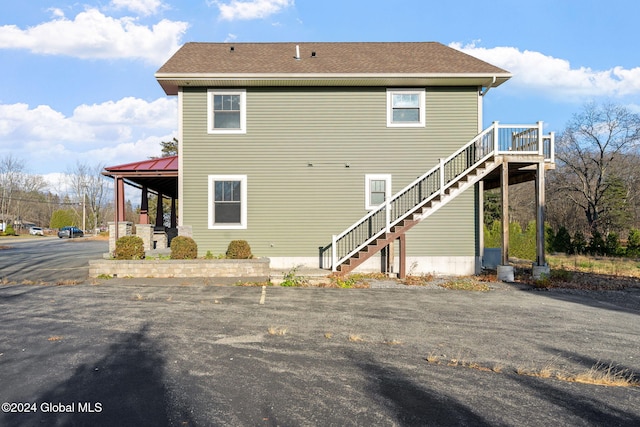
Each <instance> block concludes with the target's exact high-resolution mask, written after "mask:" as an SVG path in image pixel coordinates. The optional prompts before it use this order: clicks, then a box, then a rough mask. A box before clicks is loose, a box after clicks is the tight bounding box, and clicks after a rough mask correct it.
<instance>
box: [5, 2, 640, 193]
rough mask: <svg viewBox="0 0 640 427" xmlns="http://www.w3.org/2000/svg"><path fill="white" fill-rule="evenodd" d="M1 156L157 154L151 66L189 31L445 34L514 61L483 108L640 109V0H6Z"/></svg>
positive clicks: (42, 170) (356, 37)
mask: <svg viewBox="0 0 640 427" xmlns="http://www.w3.org/2000/svg"><path fill="white" fill-rule="evenodd" d="M1 10H2V13H0V64H1V65H2V67H1V68H0V70H1V71H0V73H1V75H2V79H0V159H2V158H4V157H5V156H8V155H12V156H14V157H16V158H18V159H22V160H24V162H25V163H26V168H27V171H28V172H30V173H34V174H42V175H45V176H46V177H47V179H48V180H50V181H51V182H55V179H56V177H57V176H58V175H57V174H58V173H62V172H66V171H70V170H71V169H73V167H74V166H75V164H76V162H82V163H87V164H91V165H95V164H98V163H100V164H104V165H117V164H121V163H126V162H131V161H136V160H141V159H145V158H148V157H150V156H153V155H159V153H160V145H159V142H160V141H163V140H165V141H166V140H170V139H171V138H173V137H174V136H176V128H177V104H176V101H177V100H176V99H175V97H167V96H166V95H165V94H164V92H163V91H162V90H161V88H160V86H159V85H158V83H157V82H156V80H155V78H154V73H155V72H156V71H157V69H158V68H159V67H160V66H161V65H162V64H163V63H164V61H165V60H166V59H168V58H169V57H170V56H171V54H172V53H173V52H175V50H176V49H178V48H179V47H180V46H181V45H182V44H184V43H185V42H190V41H201V42H205V41H206V42H224V41H235V42H278V41H287V42H301V43H302V42H305V41H336V42H337V41H438V42H441V43H443V44H446V45H449V46H452V47H455V48H458V49H460V50H463V51H465V52H467V53H469V54H471V55H474V56H477V57H479V58H481V59H484V60H486V61H488V62H490V63H492V64H494V65H497V66H499V67H502V68H504V69H506V70H508V71H510V72H512V73H513V74H514V77H513V78H512V79H511V80H510V81H509V82H507V83H506V84H504V85H502V86H500V87H499V88H496V89H492V90H491V91H490V92H489V94H488V95H487V96H486V97H485V99H484V106H485V121H486V124H487V125H488V124H490V123H491V122H492V121H494V120H499V121H500V122H502V123H518V124H520V123H535V122H537V121H538V120H542V121H544V122H545V130H546V131H556V132H560V131H562V130H563V129H564V127H565V125H566V123H567V121H568V120H569V119H570V118H571V116H572V114H574V113H577V112H579V111H580V110H581V108H582V106H583V105H584V104H585V103H586V102H588V101H596V102H605V101H610V102H614V103H617V104H621V105H625V106H627V107H629V108H630V109H631V110H632V111H634V112H639V113H640V54H639V53H638V47H637V43H638V40H639V39H640V31H639V30H638V22H637V20H638V16H640V2H637V1H635V0H624V1H623V0H608V1H602V0H598V1H596V0H549V1H547V0H539V1H527V2H519V1H507V0H494V1H492V2H488V3H487V2H478V1H475V0H473V1H467V0H460V1H455V0H451V1H432V0H393V1H390V0H369V1H365V0H335V1H334V0H322V1H315V0H188V1H184V0H181V1H178V0H86V1H84V2H82V1H81V2H78V1H76V0H73V1H71V0H52V1H44V0H28V1H24V2H17V1H7V0H2V8H1Z"/></svg>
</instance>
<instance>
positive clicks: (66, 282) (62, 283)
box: [56, 279, 82, 286]
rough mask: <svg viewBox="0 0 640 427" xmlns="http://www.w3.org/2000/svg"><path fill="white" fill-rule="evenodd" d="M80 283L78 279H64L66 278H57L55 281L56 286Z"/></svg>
mask: <svg viewBox="0 0 640 427" xmlns="http://www.w3.org/2000/svg"><path fill="white" fill-rule="evenodd" d="M80 283H82V282H81V281H80V280H71V279H66V280H58V281H57V282H56V286H72V285H79V284H80Z"/></svg>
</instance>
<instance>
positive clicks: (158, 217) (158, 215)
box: [156, 191, 164, 227]
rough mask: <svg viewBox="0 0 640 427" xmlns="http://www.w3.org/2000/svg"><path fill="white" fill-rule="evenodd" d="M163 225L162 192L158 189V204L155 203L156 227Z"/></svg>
mask: <svg viewBox="0 0 640 427" xmlns="http://www.w3.org/2000/svg"><path fill="white" fill-rule="evenodd" d="M162 226H164V209H163V207H162V193H161V192H159V191H158V204H157V205H156V227H162Z"/></svg>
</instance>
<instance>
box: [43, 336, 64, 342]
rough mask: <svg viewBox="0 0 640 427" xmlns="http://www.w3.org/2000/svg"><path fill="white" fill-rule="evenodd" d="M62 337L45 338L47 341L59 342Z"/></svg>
mask: <svg viewBox="0 0 640 427" xmlns="http://www.w3.org/2000/svg"><path fill="white" fill-rule="evenodd" d="M62 338H63V337H61V336H60V335H54V336H52V337H49V338H47V341H60V340H61V339H62Z"/></svg>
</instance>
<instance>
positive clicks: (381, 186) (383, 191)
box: [364, 174, 391, 210]
mask: <svg viewBox="0 0 640 427" xmlns="http://www.w3.org/2000/svg"><path fill="white" fill-rule="evenodd" d="M364 189H365V209H366V210H373V209H376V208H378V207H379V206H380V205H381V204H383V203H384V202H385V201H387V200H389V198H390V197H391V175H388V174H372V175H365V179H364Z"/></svg>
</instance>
